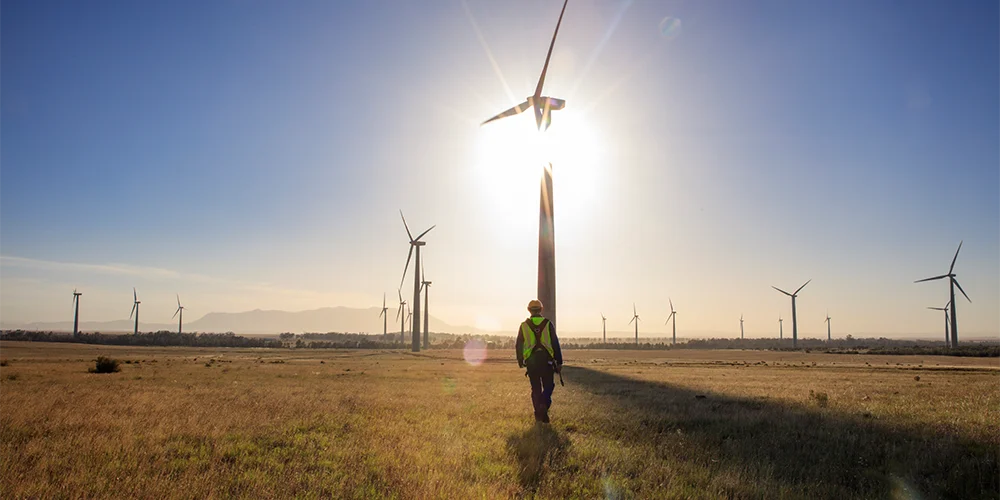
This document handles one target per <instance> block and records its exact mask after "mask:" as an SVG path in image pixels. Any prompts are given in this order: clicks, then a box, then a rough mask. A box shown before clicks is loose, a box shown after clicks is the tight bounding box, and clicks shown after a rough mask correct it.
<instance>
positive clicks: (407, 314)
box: [406, 309, 413, 332]
mask: <svg viewBox="0 0 1000 500" xmlns="http://www.w3.org/2000/svg"><path fill="white" fill-rule="evenodd" d="M412 317H413V310H412V309H411V310H410V312H408V313H406V322H407V323H409V322H410V318H412ZM410 331H411V332H412V331H413V325H412V324H411V325H410Z"/></svg>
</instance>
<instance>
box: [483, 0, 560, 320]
mask: <svg viewBox="0 0 1000 500" xmlns="http://www.w3.org/2000/svg"><path fill="white" fill-rule="evenodd" d="M568 3H569V0H565V1H564V2H563V6H562V10H561V11H560V12H559V20H558V21H557V22H556V30H555V32H553V33H552V42H550V43H549V52H548V54H546V56H545V64H544V65H543V66H542V74H541V76H540V77H539V78H538V85H537V86H536V87H535V93H534V94H533V95H531V96H530V97H528V98H527V99H526V100H525V101H524V102H523V103H521V104H518V105H517V106H514V107H513V108H510V109H508V110H507V111H504V112H503V113H500V114H498V115H496V116H494V117H492V118H490V119H488V120H486V121H485V122H483V125H485V124H487V123H489V122H492V121H494V120H499V119H501V118H504V117H507V116H513V115H517V114H520V113H522V112H524V111H526V110H527V109H528V108H533V109H534V112H535V125H536V126H537V127H538V130H539V131H544V130H546V129H548V128H549V124H550V123H551V122H552V114H551V112H552V111H555V110H560V109H563V108H564V107H565V106H566V101H564V100H562V99H556V98H553V97H546V96H543V95H542V86H543V85H544V84H545V73H546V72H547V71H548V69H549V60H550V59H551V58H552V48H553V47H555V45H556V36H557V35H558V34H559V26H560V25H561V24H562V18H563V14H565V13H566V5H567V4H568ZM543 125H544V126H543ZM554 207H555V204H554V202H553V199H552V163H548V164H547V166H546V167H545V168H544V169H543V170H542V183H541V191H540V194H539V203H538V294H537V298H538V300H540V301H541V302H542V305H543V306H544V307H545V317H546V318H547V319H548V320H549V322H550V323H552V324H553V325H557V322H556V243H555V223H554V213H555V212H554Z"/></svg>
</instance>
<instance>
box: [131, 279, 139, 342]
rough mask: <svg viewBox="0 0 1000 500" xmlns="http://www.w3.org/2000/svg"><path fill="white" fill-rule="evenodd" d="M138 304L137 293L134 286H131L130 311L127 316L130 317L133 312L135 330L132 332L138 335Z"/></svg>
mask: <svg viewBox="0 0 1000 500" xmlns="http://www.w3.org/2000/svg"><path fill="white" fill-rule="evenodd" d="M139 304H141V302H139V295H138V294H137V293H135V287H132V312H130V313H128V317H129V319H131V318H132V314H133V313H135V330H134V331H133V332H132V333H133V334H135V335H139Z"/></svg>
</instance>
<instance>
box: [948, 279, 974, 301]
mask: <svg viewBox="0 0 1000 500" xmlns="http://www.w3.org/2000/svg"><path fill="white" fill-rule="evenodd" d="M951 280H952V281H954V282H955V286H957V287H958V291H960V292H962V295H965V300H968V301H969V302H970V303H971V302H972V299H970V298H969V296H968V295H966V294H965V290H962V285H959V284H958V280H957V279H955V278H952V279H951Z"/></svg>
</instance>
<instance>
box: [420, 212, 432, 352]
mask: <svg viewBox="0 0 1000 500" xmlns="http://www.w3.org/2000/svg"><path fill="white" fill-rule="evenodd" d="M428 231H430V230H429V229H428ZM420 274H422V275H423V276H424V279H423V281H421V282H420V286H421V288H423V289H424V349H428V348H430V346H431V339H430V328H429V326H428V325H429V322H430V309H431V307H430V305H428V302H427V300H428V296H427V294H428V291H429V290H430V288H431V283H432V282H431V281H428V280H427V271H426V270H425V269H424V265H423V264H420Z"/></svg>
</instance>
